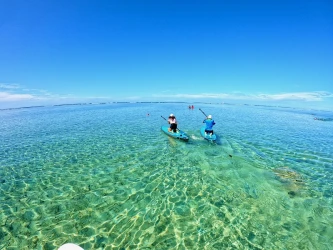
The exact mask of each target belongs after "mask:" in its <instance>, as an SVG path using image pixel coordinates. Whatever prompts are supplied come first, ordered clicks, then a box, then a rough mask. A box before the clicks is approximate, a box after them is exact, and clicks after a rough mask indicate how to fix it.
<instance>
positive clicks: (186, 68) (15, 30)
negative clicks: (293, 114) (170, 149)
mask: <svg viewBox="0 0 333 250" xmlns="http://www.w3.org/2000/svg"><path fill="white" fill-rule="evenodd" d="M332 13H333V3H332V1H330V0H307V1H304V0H303V1H295V0H290V1H286V0H279V1H275V0H272V1H256V0H254V1H237V0H235V1H231V0H228V1H223V0H220V1H209V0H207V1H194V0H192V1H183V0H178V1H176V0H168V1H166V0H160V1H156V0H154V1H152V0H151V1H146V0H142V1H134V0H132V1H130V0H119V1H113V0H109V1H88V0H80V1H74V0H71V1H63V0H59V1H39V0H32V1H23V0H22V1H15V0H13V1H1V0H0V108H8V107H20V106H31V105H52V104H60V103H76V102H105V101H188V102H200V101H202V102H218V103H220V102H228V103H248V104H267V105H283V106H295V107H304V108H314V109H333V15H332Z"/></svg>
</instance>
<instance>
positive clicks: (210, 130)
mask: <svg viewBox="0 0 333 250" xmlns="http://www.w3.org/2000/svg"><path fill="white" fill-rule="evenodd" d="M203 123H206V128H205V134H206V135H207V134H210V135H213V134H214V131H213V126H214V125H215V122H214V120H213V117H212V116H211V115H208V116H207V118H206V119H205V120H203Z"/></svg>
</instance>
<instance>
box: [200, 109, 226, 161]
mask: <svg viewBox="0 0 333 250" xmlns="http://www.w3.org/2000/svg"><path fill="white" fill-rule="evenodd" d="M199 110H200V111H201V112H202V113H203V114H204V115H205V116H206V117H207V115H206V114H205V112H203V111H202V109H201V108H199ZM228 155H229V157H232V155H230V154H228Z"/></svg>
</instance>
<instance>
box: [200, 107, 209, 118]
mask: <svg viewBox="0 0 333 250" xmlns="http://www.w3.org/2000/svg"><path fill="white" fill-rule="evenodd" d="M199 110H200V111H201V112H202V113H203V114H204V115H205V116H206V117H207V115H206V114H205V112H203V111H202V109H201V108H199Z"/></svg>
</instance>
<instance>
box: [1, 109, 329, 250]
mask: <svg viewBox="0 0 333 250" xmlns="http://www.w3.org/2000/svg"><path fill="white" fill-rule="evenodd" d="M195 106H196V107H195V109H194V110H189V109H188V108H187V107H188V105H187V104H181V103H178V104H152V103H151V104H149V103H147V104H106V105H84V106H57V107H40V108H30V109H15V110H1V111H0V138H1V140H0V224H1V227H0V249H57V248H58V247H59V246H60V245H62V244H64V243H67V242H72V243H76V244H79V245H80V246H81V247H83V248H85V249H333V248H332V245H331V243H332V241H333V201H332V193H333V175H332V174H333V144H332V139H333V122H331V121H327V122H326V121H321V120H315V119H314V115H318V116H320V115H321V114H320V112H319V111H316V114H312V113H313V112H314V111H312V113H311V112H310V111H309V112H308V111H302V110H294V109H286V108H268V107H252V106H231V105H210V104H197V105H195ZM198 108H201V109H202V110H203V111H204V112H205V113H207V114H212V115H213V117H214V120H215V122H216V125H215V127H214V130H215V133H216V134H217V135H218V141H217V143H216V144H213V143H209V142H207V141H204V140H203V139H202V138H201V137H200V131H199V129H200V127H201V126H202V121H203V119H204V115H203V114H202V113H201V112H200V111H199V109H198ZM148 113H149V115H148ZM169 113H174V114H175V115H176V117H177V119H178V122H179V128H181V129H182V130H184V131H186V132H187V133H188V135H189V136H190V140H189V142H183V141H179V140H176V139H173V138H170V137H168V136H167V135H165V134H164V133H163V132H162V131H161V130H160V127H161V126H162V125H165V124H166V122H165V121H164V120H163V119H162V118H161V115H163V116H164V117H167V116H168V114H169ZM324 115H325V116H327V115H328V116H332V114H330V113H327V112H326V113H325V114H324Z"/></svg>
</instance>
